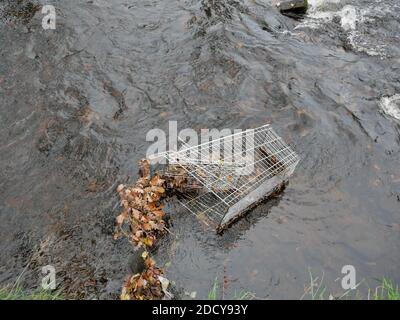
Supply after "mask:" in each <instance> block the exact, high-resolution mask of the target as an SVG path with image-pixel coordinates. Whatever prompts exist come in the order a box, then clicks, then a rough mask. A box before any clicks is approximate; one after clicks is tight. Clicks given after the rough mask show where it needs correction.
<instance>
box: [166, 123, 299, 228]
mask: <svg viewBox="0 0 400 320" xmlns="http://www.w3.org/2000/svg"><path fill="white" fill-rule="evenodd" d="M164 156H165V157H166V158H167V160H168V163H169V165H170V166H175V167H177V166H178V167H180V168H182V169H183V170H184V171H185V172H186V173H187V175H188V176H190V177H191V178H192V179H194V180H196V181H197V182H198V184H199V185H200V186H201V188H198V189H197V190H196V191H193V192H184V193H182V194H180V196H179V198H178V199H179V201H180V203H181V204H182V205H183V206H184V207H185V208H186V209H187V210H189V211H190V212H191V213H193V214H194V215H195V216H196V217H198V218H200V220H202V221H203V222H205V223H207V224H210V225H214V226H218V225H221V224H223V223H227V222H229V220H232V219H233V218H234V217H235V215H239V214H241V213H243V211H245V210H246V208H247V207H250V205H251V203H252V202H255V201H258V200H259V199H258V198H259V197H260V196H261V195H268V194H269V193H271V192H272V191H273V189H274V188H276V187H277V186H278V185H280V184H282V183H283V182H285V181H286V180H287V179H288V177H289V176H290V175H291V174H292V173H293V172H294V170H295V167H296V166H297V164H298V162H299V157H298V155H297V154H296V153H295V152H294V151H293V150H292V149H291V148H290V147H289V146H288V145H287V144H286V143H285V142H284V141H283V140H282V138H281V137H279V136H278V135H277V133H276V132H275V131H274V130H273V129H272V128H271V126H270V125H265V126H262V127H259V128H256V129H249V130H246V131H241V132H237V133H235V134H231V135H226V136H223V137H220V138H218V139H214V140H211V141H207V142H205V143H201V144H199V145H196V146H187V145H186V144H185V143H183V146H182V148H181V149H180V150H179V151H176V152H167V153H165V154H164ZM246 197H247V199H246ZM239 202H242V203H239ZM235 211H237V212H235ZM227 216H229V217H228V218H227Z"/></svg>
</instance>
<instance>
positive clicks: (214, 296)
mask: <svg viewBox="0 0 400 320" xmlns="http://www.w3.org/2000/svg"><path fill="white" fill-rule="evenodd" d="M218 288H219V286H218V279H217V278H215V281H214V284H213V286H212V288H211V290H210V292H209V293H208V300H217V296H218Z"/></svg>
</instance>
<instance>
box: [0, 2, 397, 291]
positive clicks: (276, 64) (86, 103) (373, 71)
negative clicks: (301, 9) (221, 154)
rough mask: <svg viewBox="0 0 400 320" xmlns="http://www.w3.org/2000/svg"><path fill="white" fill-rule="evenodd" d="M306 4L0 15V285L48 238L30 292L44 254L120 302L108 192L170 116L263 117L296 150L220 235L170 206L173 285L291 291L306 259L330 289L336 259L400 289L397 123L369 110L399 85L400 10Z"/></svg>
mask: <svg viewBox="0 0 400 320" xmlns="http://www.w3.org/2000/svg"><path fill="white" fill-rule="evenodd" d="M39 2H40V3H42V4H44V1H39ZM310 2H311V5H312V8H311V11H310V14H309V16H307V17H305V19H303V20H302V21H295V20H292V19H290V18H288V17H284V16H282V15H280V14H279V13H278V12H277V11H276V10H275V9H272V7H271V3H272V1H258V0H257V1H247V0H242V1H239V0H220V1H216V0H203V1H198V0H185V1H165V0H141V1H130V2H129V3H128V2H126V1H122V0H113V1H106V0H93V1H90V2H87V1H79V0H74V1H54V5H55V6H56V8H57V12H58V20H57V29H56V30H55V31H44V30H42V29H41V18H42V16H41V14H40V12H37V13H36V14H35V15H34V16H33V17H32V19H31V20H29V19H28V20H29V21H24V22H20V21H19V20H18V18H12V19H9V17H5V16H4V14H2V15H1V14H0V16H2V20H1V21H2V28H1V30H0V43H2V45H1V47H0V52H1V57H2V59H1V62H0V123H1V126H0V132H1V136H0V149H1V157H0V164H1V168H2V170H1V171H0V191H1V192H0V200H1V201H0V212H1V217H2V223H1V224H0V231H1V232H0V233H1V237H2V241H1V242H0V243H1V244H0V248H1V251H2V252H3V254H2V255H1V258H0V259H1V265H2V266H3V267H2V269H1V272H0V282H1V283H9V282H13V281H15V278H16V276H15V275H16V274H19V273H20V272H21V271H22V269H23V267H24V266H25V265H26V264H27V262H28V260H29V259H30V258H31V256H32V253H33V252H35V250H36V249H35V245H38V244H39V243H40V242H41V241H42V244H43V243H47V245H46V246H44V248H43V250H42V251H43V252H42V255H41V256H40V258H37V259H36V260H35V263H33V264H31V266H30V267H29V270H28V271H29V272H28V273H27V276H26V279H25V281H26V285H28V286H32V287H33V286H36V285H37V277H36V273H35V272H36V271H37V267H38V266H41V265H45V264H49V263H50V264H53V265H54V266H55V267H56V270H57V275H58V277H59V279H58V281H59V282H63V283H64V284H66V285H67V286H68V289H67V290H69V291H70V292H73V293H74V294H75V295H76V296H78V297H86V298H89V297H101V298H109V297H114V296H115V294H116V293H118V290H119V288H120V284H121V281H122V279H123V277H124V276H125V275H126V272H127V260H128V258H127V257H128V256H129V252H130V250H131V249H130V247H129V245H128V244H127V243H125V242H114V241H113V240H112V237H111V235H112V231H113V221H114V217H115V216H116V214H117V212H118V208H117V206H118V203H117V201H118V199H117V198H118V197H117V195H116V192H115V188H116V186H117V185H118V183H120V182H132V181H134V179H135V173H136V171H137V167H136V161H137V160H138V159H140V158H142V157H143V156H144V155H145V153H146V148H147V146H148V143H147V142H146V141H145V134H146V132H147V131H148V130H150V129H153V128H163V129H167V126H168V121H169V120H177V121H178V123H179V125H181V126H182V127H181V128H186V127H191V128H194V129H196V130H199V129H201V128H219V129H222V128H231V129H235V128H251V127H257V126H260V125H263V124H265V123H272V124H273V126H274V128H275V129H276V131H277V132H278V133H279V134H280V135H281V136H282V137H283V138H284V139H285V141H287V142H288V143H290V144H291V145H292V146H293V147H294V148H295V150H296V151H297V152H298V153H299V154H300V155H301V158H302V162H301V163H300V165H299V167H298V169H297V171H296V173H295V175H294V176H293V179H291V182H290V184H289V186H288V187H287V189H286V190H285V192H284V194H283V195H282V197H281V198H280V199H279V200H276V201H275V202H271V203H265V204H264V205H262V206H259V207H258V208H257V209H256V210H254V212H252V213H251V214H250V215H248V216H247V218H246V219H245V220H242V221H240V222H239V223H238V224H237V225H235V226H233V227H232V229H230V230H229V231H228V232H226V233H224V234H223V235H222V236H221V237H220V236H216V235H214V234H213V233H212V232H210V231H209V230H204V229H203V227H202V225H201V224H199V223H198V222H197V221H195V219H194V218H193V217H192V216H191V215H188V214H187V215H185V214H184V213H177V214H176V216H174V215H172V219H173V227H172V228H171V232H172V234H171V235H169V236H167V237H166V239H165V242H163V244H161V247H160V249H159V250H158V253H157V256H156V259H157V261H158V262H159V264H160V265H163V264H165V263H167V265H168V268H167V272H168V274H167V276H168V278H169V279H171V280H174V281H175V282H176V285H177V287H179V288H182V289H183V290H185V291H189V292H191V291H197V292H198V297H204V296H205V295H206V294H207V292H208V290H209V288H210V287H211V285H212V283H213V281H214V279H215V277H218V278H219V279H222V277H223V276H224V275H225V276H226V277H229V279H231V280H232V281H230V285H229V287H228V288H226V295H229V294H231V295H233V293H234V292H235V290H236V291H240V290H246V291H251V292H254V293H255V294H256V295H257V296H258V297H261V298H299V297H300V296H301V295H302V292H303V288H304V285H306V284H308V282H309V279H308V271H307V269H308V267H311V268H312V269H313V270H316V271H317V272H318V271H320V270H324V271H325V275H326V279H327V282H328V283H327V284H328V285H330V286H331V287H332V288H333V290H335V289H337V286H338V283H337V282H334V280H335V279H336V278H337V277H338V276H339V275H340V271H341V268H342V266H343V265H346V264H352V265H354V266H355V267H356V269H357V272H358V277H359V279H362V278H371V277H380V276H383V275H386V276H389V277H391V278H393V279H394V280H395V281H397V282H400V278H399V269H400V268H399V261H400V260H399V258H400V250H399V240H400V239H399V234H400V233H399V230H400V229H399V226H400V220H399V219H400V217H399V207H400V202H399V201H400V172H399V169H398V168H399V145H400V125H399V123H398V121H397V120H395V119H394V118H393V117H388V116H385V114H384V113H382V112H381V104H380V102H381V99H382V98H383V97H393V96H395V95H396V94H399V93H400V81H399V80H400V72H399V67H400V65H399V62H400V60H399V58H400V54H399V46H398V43H399V41H398V40H399V39H398V36H399V34H398V28H399V22H400V9H399V6H398V3H397V1H396V0H389V1H384V2H383V1H378V0H376V1H373V0H363V1H350V0H349V1H345V0H343V1H329V2H326V1H323V2H321V1H310ZM7 5H9V4H7V1H5V2H2V4H1V6H2V9H4V8H5V7H6V6H7ZM1 12H4V10H2V11H1ZM371 50H375V52H376V54H371V52H372V51H371ZM181 128H179V129H181ZM46 239H47V242H44V241H45V240H46ZM35 268H36V269H35Z"/></svg>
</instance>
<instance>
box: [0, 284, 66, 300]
mask: <svg viewBox="0 0 400 320" xmlns="http://www.w3.org/2000/svg"><path fill="white" fill-rule="evenodd" d="M62 299H63V297H62V296H61V294H60V293H59V292H51V291H46V290H39V291H36V292H30V293H28V292H26V291H24V290H23V289H22V288H21V287H19V286H17V287H15V288H12V287H10V286H8V287H3V288H0V300H62Z"/></svg>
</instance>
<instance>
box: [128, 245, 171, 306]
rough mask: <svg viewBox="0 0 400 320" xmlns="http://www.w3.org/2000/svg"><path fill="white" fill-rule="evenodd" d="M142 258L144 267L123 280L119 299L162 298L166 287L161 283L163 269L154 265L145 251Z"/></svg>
mask: <svg viewBox="0 0 400 320" xmlns="http://www.w3.org/2000/svg"><path fill="white" fill-rule="evenodd" d="M142 258H143V259H144V263H145V266H146V268H145V270H144V271H143V272H142V273H141V274H140V273H137V274H134V275H132V276H130V277H129V278H128V279H127V280H126V281H125V283H124V285H123V286H122V293H121V300H153V299H158V300H160V299H163V298H164V296H165V294H166V292H167V291H166V289H167V288H166V287H165V286H164V285H163V282H164V281H163V280H164V279H165V278H163V277H162V275H163V270H162V269H160V268H157V267H156V265H155V262H154V260H153V259H152V258H150V256H149V254H148V252H147V251H144V252H143V254H142ZM167 286H168V285H167Z"/></svg>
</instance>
